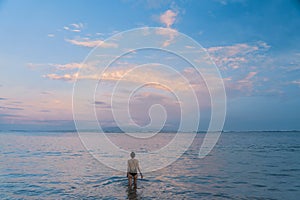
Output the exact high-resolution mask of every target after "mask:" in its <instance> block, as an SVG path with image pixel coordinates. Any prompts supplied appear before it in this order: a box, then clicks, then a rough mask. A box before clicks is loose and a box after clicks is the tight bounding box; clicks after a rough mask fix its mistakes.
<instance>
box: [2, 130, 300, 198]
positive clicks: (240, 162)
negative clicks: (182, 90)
mask: <svg viewBox="0 0 300 200" xmlns="http://www.w3.org/2000/svg"><path fill="white" fill-rule="evenodd" d="M173 136H174V135H173V134H167V133H164V135H163V137H162V138H161V139H160V144H164V143H166V141H170V138H172V137H173ZM111 137H112V138H114V139H113V140H115V141H116V142H117V141H118V138H122V137H120V135H119V134H111ZM203 137H204V134H198V135H197V138H196V139H195V141H194V143H193V145H192V146H191V147H190V149H189V150H188V151H187V152H186V153H185V154H184V155H183V156H181V157H180V158H179V159H178V160H177V161H176V162H174V163H173V164H171V165H170V166H168V167H166V168H164V169H162V170H159V171H156V172H148V173H144V176H145V178H144V179H143V180H139V182H138V188H137V189H136V190H134V189H128V186H127V179H126V176H125V174H124V172H118V171H115V170H113V169H110V168H108V167H105V166H104V165H103V164H101V163H100V162H99V161H97V160H96V159H94V158H93V156H91V155H90V154H89V153H88V152H87V151H86V150H85V148H84V147H83V145H82V144H81V142H80V140H79V137H78V136H77V134H75V133H28V132H27V133H26V132H25V133H0V151H1V157H0V199H298V198H299V195H300V181H299V180H300V159H299V158H300V154H299V153H300V133H299V132H246V133H243V132H231V133H222V135H221V137H220V140H219V141H218V144H217V145H216V146H215V148H214V150H213V151H212V152H211V153H210V154H209V155H208V156H206V157H205V158H203V159H199V158H198V157H197V155H198V151H199V145H200V144H201V141H202V138H203ZM120 140H121V139H120ZM122 140H123V139H122ZM156 145H157V142H156ZM141 148H145V147H141ZM141 165H142V166H143V163H141Z"/></svg>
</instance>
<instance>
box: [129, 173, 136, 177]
mask: <svg viewBox="0 0 300 200" xmlns="http://www.w3.org/2000/svg"><path fill="white" fill-rule="evenodd" d="M129 174H130V175H131V176H135V175H137V173H132V172H129Z"/></svg>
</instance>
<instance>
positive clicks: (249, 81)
mask: <svg viewBox="0 0 300 200" xmlns="http://www.w3.org/2000/svg"><path fill="white" fill-rule="evenodd" d="M257 73H258V72H254V71H251V72H249V73H248V74H247V75H246V76H245V77H244V78H241V79H238V80H233V79H232V78H225V79H224V82H225V86H226V89H227V91H228V92H229V93H236V92H237V91H238V92H239V93H240V94H241V93H243V94H247V95H250V94H251V92H252V91H253V89H254V80H253V77H254V76H256V75H257Z"/></svg>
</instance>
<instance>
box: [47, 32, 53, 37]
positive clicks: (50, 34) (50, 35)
mask: <svg viewBox="0 0 300 200" xmlns="http://www.w3.org/2000/svg"><path fill="white" fill-rule="evenodd" d="M47 36H48V37H49V38H53V37H55V35H54V34H52V33H49V34H48V35H47Z"/></svg>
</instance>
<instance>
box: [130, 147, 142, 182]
mask: <svg viewBox="0 0 300 200" xmlns="http://www.w3.org/2000/svg"><path fill="white" fill-rule="evenodd" d="M130 157H131V159H129V160H128V165H127V178H128V185H129V187H131V184H132V179H133V183H134V187H136V185H137V178H138V174H137V172H139V173H140V175H141V178H143V174H142V172H141V169H140V166H139V161H138V160H137V159H135V158H134V157H135V153H134V152H131V154H130Z"/></svg>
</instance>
